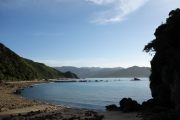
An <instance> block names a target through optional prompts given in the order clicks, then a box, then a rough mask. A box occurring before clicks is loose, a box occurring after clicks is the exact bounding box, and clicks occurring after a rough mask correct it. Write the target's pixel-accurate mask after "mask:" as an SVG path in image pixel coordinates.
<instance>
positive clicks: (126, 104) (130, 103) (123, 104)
mask: <svg viewBox="0 0 180 120" xmlns="http://www.w3.org/2000/svg"><path fill="white" fill-rule="evenodd" d="M119 104H120V110H122V111H123V112H133V111H138V110H140V107H141V105H140V104H138V103H137V101H135V100H132V99H131V98H123V99H122V100H121V101H120V103H119Z"/></svg>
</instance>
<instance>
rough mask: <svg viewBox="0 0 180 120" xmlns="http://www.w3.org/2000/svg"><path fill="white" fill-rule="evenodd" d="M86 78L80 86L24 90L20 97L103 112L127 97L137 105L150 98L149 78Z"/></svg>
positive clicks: (67, 84)
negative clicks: (138, 79)
mask: <svg viewBox="0 0 180 120" xmlns="http://www.w3.org/2000/svg"><path fill="white" fill-rule="evenodd" d="M132 79H133V78H86V79H83V80H82V81H79V82H77V81H76V82H75V81H74V82H49V83H41V84H35V85H33V87H29V88H25V89H24V90H23V91H22V93H21V95H22V96H23V97H25V98H28V99H31V100H37V101H42V102H48V103H51V104H56V105H63V106H66V107H71V108H81V109H89V110H97V111H104V110H105V106H107V105H110V104H116V105H117V106H118V105H119V101H120V100H121V99H122V98H124V97H126V98H129V97H130V98H132V99H134V100H136V101H138V103H142V102H143V101H145V100H148V99H150V98H151V92H150V88H149V78H140V81H133V80H132Z"/></svg>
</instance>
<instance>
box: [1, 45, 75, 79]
mask: <svg viewBox="0 0 180 120" xmlns="http://www.w3.org/2000/svg"><path fill="white" fill-rule="evenodd" d="M50 78H78V77H77V76H76V75H75V74H73V73H69V72H68V73H63V72H60V71H57V70H56V69H54V68H51V67H48V66H46V65H45V64H42V63H37V62H33V61H32V60H28V59H25V58H22V57H20V56H19V55H17V54H16V53H14V52H13V51H12V50H10V49H9V48H7V47H6V46H4V45H3V44H2V43H0V80H34V79H50Z"/></svg>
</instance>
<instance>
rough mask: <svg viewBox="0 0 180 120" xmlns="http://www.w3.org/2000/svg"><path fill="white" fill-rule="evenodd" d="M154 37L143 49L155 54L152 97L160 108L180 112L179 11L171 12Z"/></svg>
mask: <svg viewBox="0 0 180 120" xmlns="http://www.w3.org/2000/svg"><path fill="white" fill-rule="evenodd" d="M154 35H155V37H156V38H155V39H154V40H153V41H152V42H150V43H149V44H148V45H146V46H145V48H144V50H145V51H146V52H155V55H154V57H153V59H152V61H151V71H152V73H151V75H150V89H151V93H152V97H153V99H154V100H155V101H156V103H157V104H158V105H160V106H164V107H169V108H176V109H177V110H178V109H179V110H180V9H176V10H173V11H171V12H170V13H169V18H168V19H167V20H166V23H164V24H162V25H160V26H159V27H158V28H157V29H156V32H155V34H154Z"/></svg>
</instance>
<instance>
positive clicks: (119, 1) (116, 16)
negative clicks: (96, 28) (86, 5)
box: [86, 0, 148, 24]
mask: <svg viewBox="0 0 180 120" xmlns="http://www.w3.org/2000/svg"><path fill="white" fill-rule="evenodd" d="M86 1H87V2H91V3H94V4H96V5H99V6H107V5H111V8H110V9H108V10H106V11H100V12H97V13H96V14H95V19H93V21H92V22H95V23H99V24H106V23H117V22H121V21H123V20H124V19H126V17H127V16H128V15H129V14H130V13H132V12H134V11H136V10H137V9H139V8H140V7H141V6H143V5H144V4H145V3H146V2H147V1H148V0H86Z"/></svg>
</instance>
